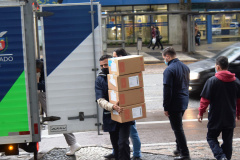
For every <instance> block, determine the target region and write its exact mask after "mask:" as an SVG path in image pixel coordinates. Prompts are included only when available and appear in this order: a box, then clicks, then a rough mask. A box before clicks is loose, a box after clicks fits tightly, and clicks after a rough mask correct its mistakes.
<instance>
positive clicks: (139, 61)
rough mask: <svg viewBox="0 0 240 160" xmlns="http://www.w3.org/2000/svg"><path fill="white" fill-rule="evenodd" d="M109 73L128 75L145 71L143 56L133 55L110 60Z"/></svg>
mask: <svg viewBox="0 0 240 160" xmlns="http://www.w3.org/2000/svg"><path fill="white" fill-rule="evenodd" d="M108 66H109V73H110V74H115V75H126V74H131V73H136V72H141V71H144V61H143V56H140V55H131V56H124V57H117V58H110V59H108Z"/></svg>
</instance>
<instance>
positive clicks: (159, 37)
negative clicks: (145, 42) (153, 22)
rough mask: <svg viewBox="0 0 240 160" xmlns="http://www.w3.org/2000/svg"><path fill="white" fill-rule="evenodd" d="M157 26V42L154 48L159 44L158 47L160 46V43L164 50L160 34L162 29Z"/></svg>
mask: <svg viewBox="0 0 240 160" xmlns="http://www.w3.org/2000/svg"><path fill="white" fill-rule="evenodd" d="M155 28H156V30H155V32H156V43H155V44H154V46H153V48H152V49H153V50H154V48H155V47H156V46H158V48H159V45H160V46H161V50H163V45H162V42H161V39H162V36H161V35H160V31H159V29H158V27H155Z"/></svg>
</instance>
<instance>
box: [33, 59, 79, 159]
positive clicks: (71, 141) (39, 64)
mask: <svg viewBox="0 0 240 160" xmlns="http://www.w3.org/2000/svg"><path fill="white" fill-rule="evenodd" d="M36 71H37V73H40V77H39V82H38V84H37V85H38V90H39V93H38V100H39V102H40V104H41V106H42V109H43V112H44V113H45V115H46V116H47V105H46V92H45V78H44V69H43V60H42V59H37V60H36ZM63 135H64V137H65V140H66V142H67V144H68V145H69V146H70V150H69V151H68V152H67V153H66V155H68V156H72V155H74V154H75V152H76V151H78V150H79V149H81V146H80V144H79V143H78V142H77V141H76V137H75V136H74V134H73V133H64V134H63Z"/></svg>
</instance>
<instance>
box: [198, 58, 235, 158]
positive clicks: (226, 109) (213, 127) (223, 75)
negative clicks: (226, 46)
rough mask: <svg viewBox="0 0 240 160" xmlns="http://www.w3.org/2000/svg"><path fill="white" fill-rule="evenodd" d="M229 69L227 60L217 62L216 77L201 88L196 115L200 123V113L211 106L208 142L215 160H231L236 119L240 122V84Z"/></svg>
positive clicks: (201, 115)
mask: <svg viewBox="0 0 240 160" xmlns="http://www.w3.org/2000/svg"><path fill="white" fill-rule="evenodd" d="M228 65H229V64H228V59H227V57H224V56H220V57H218V58H217V59H216V65H215V68H216V71H217V73H216V74H215V76H213V77H211V78H209V79H208V80H207V82H206V83H205V85H204V88H203V91H202V93H201V97H202V98H201V101H200V107H199V114H198V121H199V122H202V118H203V113H204V112H206V109H207V107H208V105H209V104H210V108H209V113H208V133H207V141H208V144H209V146H210V148H211V149H212V152H213V154H214V157H215V158H216V159H217V160H230V159H231V157H232V139H233V131H234V128H235V127H236V122H235V119H237V120H240V81H239V79H237V78H236V77H235V74H234V73H231V72H229V71H228ZM236 106H237V107H236ZM220 133H222V139H223V144H222V145H221V146H219V142H218V136H219V135H220Z"/></svg>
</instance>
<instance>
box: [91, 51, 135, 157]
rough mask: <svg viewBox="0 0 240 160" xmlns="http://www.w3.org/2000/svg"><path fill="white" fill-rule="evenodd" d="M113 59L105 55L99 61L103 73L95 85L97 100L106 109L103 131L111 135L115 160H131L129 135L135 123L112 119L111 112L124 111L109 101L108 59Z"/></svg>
mask: <svg viewBox="0 0 240 160" xmlns="http://www.w3.org/2000/svg"><path fill="white" fill-rule="evenodd" d="M111 57H112V56H110V55H103V56H102V57H101V58H100V59H99V61H100V66H101V69H102V72H101V73H99V76H98V77H97V79H96V83H95V93H96V100H97V103H98V105H99V106H100V107H102V108H103V109H104V111H103V130H104V132H109V134H110V140H111V143H112V146H113V149H114V156H115V160H130V147H129V134H130V126H131V125H133V124H134V122H126V123H118V122H116V121H113V120H112V119H111V112H110V111H113V110H116V111H117V112H118V113H119V114H120V113H121V112H122V110H123V108H121V107H119V106H118V105H117V104H112V103H110V102H109V99H108V82H107V74H109V70H108V58H111Z"/></svg>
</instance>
